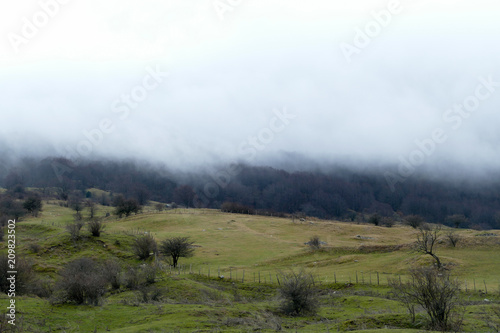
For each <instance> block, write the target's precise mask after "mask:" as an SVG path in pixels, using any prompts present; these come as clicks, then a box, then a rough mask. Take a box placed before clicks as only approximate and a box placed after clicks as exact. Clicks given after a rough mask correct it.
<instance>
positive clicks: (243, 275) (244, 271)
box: [241, 270, 245, 283]
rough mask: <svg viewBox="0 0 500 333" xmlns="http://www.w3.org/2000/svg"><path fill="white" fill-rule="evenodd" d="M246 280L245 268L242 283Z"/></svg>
mask: <svg viewBox="0 0 500 333" xmlns="http://www.w3.org/2000/svg"><path fill="white" fill-rule="evenodd" d="M244 282H245V270H243V277H242V278H241V283H244Z"/></svg>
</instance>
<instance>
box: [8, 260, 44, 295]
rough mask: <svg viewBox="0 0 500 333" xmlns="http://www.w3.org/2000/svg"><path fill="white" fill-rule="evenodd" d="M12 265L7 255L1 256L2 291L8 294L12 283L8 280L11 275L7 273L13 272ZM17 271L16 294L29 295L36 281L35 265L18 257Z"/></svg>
mask: <svg viewBox="0 0 500 333" xmlns="http://www.w3.org/2000/svg"><path fill="white" fill-rule="evenodd" d="M10 264H11V262H9V257H8V255H7V254H2V255H0V291H1V292H3V293H6V294H7V293H9V290H10V281H9V280H7V278H9V277H10V274H8V273H7V272H8V271H11V270H12V268H11V267H10ZM15 271H16V272H17V274H16V294H17V295H23V294H27V293H29V291H30V284H31V283H32V281H33V280H34V279H35V272H34V271H33V263H32V262H31V261H28V260H25V259H24V258H23V257H19V255H18V256H17V257H16V264H15Z"/></svg>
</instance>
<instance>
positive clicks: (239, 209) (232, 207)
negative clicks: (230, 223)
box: [220, 202, 255, 215]
mask: <svg viewBox="0 0 500 333" xmlns="http://www.w3.org/2000/svg"><path fill="white" fill-rule="evenodd" d="M220 210H221V211H222V212H225V213H235V214H250V215H253V214H255V209H254V208H252V207H248V206H245V205H242V204H239V203H236V202H224V203H223V204H222V205H221V207H220Z"/></svg>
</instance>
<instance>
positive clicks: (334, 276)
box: [333, 272, 337, 284]
mask: <svg viewBox="0 0 500 333" xmlns="http://www.w3.org/2000/svg"><path fill="white" fill-rule="evenodd" d="M333 279H334V281H335V284H337V273H335V272H333Z"/></svg>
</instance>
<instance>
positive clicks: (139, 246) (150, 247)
mask: <svg viewBox="0 0 500 333" xmlns="http://www.w3.org/2000/svg"><path fill="white" fill-rule="evenodd" d="M132 249H133V251H134V253H135V255H136V256H138V257H139V259H141V260H145V259H148V258H149V257H150V256H151V255H152V254H155V253H156V252H157V251H158V247H157V244H156V241H155V239H154V238H153V236H151V235H149V234H148V235H145V236H142V237H139V238H136V239H135V241H134V243H133V244H132Z"/></svg>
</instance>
